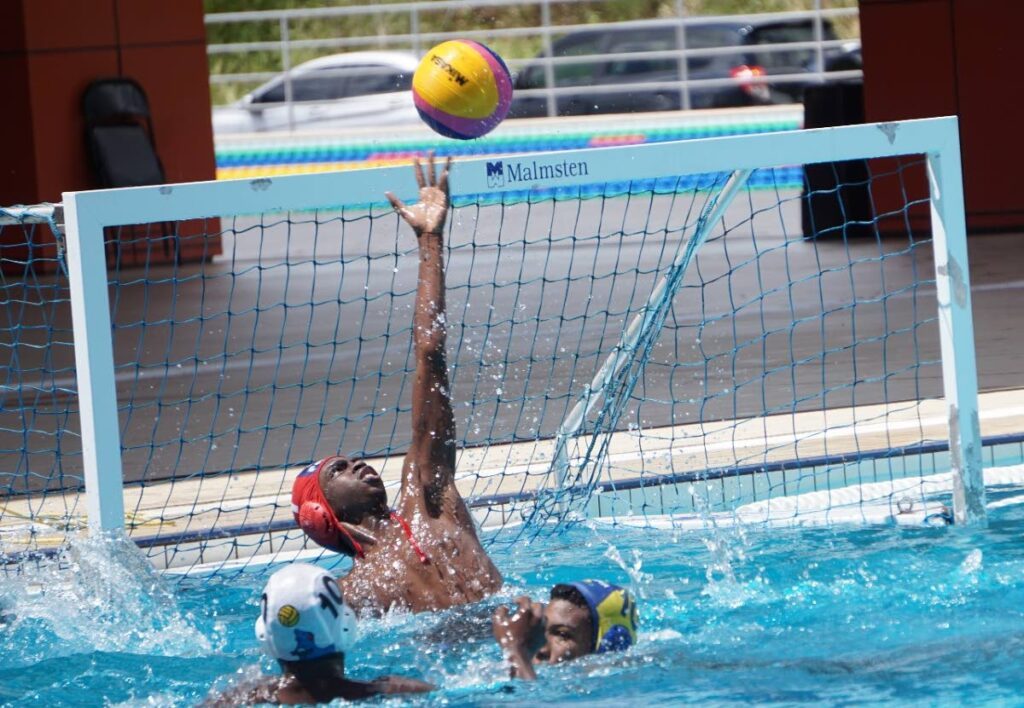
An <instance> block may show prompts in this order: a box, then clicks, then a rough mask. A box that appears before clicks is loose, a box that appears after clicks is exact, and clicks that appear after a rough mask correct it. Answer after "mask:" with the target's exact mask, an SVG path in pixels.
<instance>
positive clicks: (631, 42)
mask: <svg viewBox="0 0 1024 708" xmlns="http://www.w3.org/2000/svg"><path fill="white" fill-rule="evenodd" d="M683 27H685V36H684V37H683V38H684V39H685V44H684V46H685V47H686V49H687V50H704V49H707V50H721V49H732V51H725V52H721V51H716V52H710V53H708V54H701V55H698V56H690V57H688V58H687V61H686V76H685V78H686V79H687V80H689V81H695V80H699V79H720V80H724V82H722V83H719V84H718V85H712V86H700V85H696V86H694V85H691V86H690V87H689V93H690V107H691V108H719V107H726V106H749V105H762V104H770V103H799V102H800V100H801V99H802V97H803V90H804V87H805V86H806V85H807V84H808V83H809V82H810V81H809V79H802V78H799V79H788V80H783V81H780V82H777V83H770V84H769V83H763V82H758V81H756V80H754V81H751V79H756V77H760V76H767V77H771V76H781V75H783V74H790V75H792V74H807V73H809V72H815V71H817V67H818V61H817V58H818V53H817V51H816V50H815V49H814V48H812V47H808V46H806V44H805V45H804V46H799V45H798V47H795V48H792V49H789V48H784V47H778V48H773V49H769V48H766V47H764V45H784V44H791V43H807V42H813V41H814V40H815V38H816V37H815V27H814V20H811V19H800V20H782V21H780V20H773V21H759V22H746V21H735V22H733V21H717V20H716V21H713V22H706V21H698V22H692V21H690V22H687V23H686V24H685V25H681V24H680V23H679V22H678V21H672V22H660V21H659V22H657V23H650V24H645V25H643V26H637V25H635V24H634V25H633V26H630V27H622V28H612V29H609V28H603V29H600V30H583V31H580V32H573V33H572V34H568V35H565V36H564V37H562V38H561V39H559V40H557V41H556V42H555V43H554V44H553V45H552V49H553V50H554V52H553V53H554V56H555V57H575V56H578V57H580V59H579V61H560V62H557V63H555V64H554V65H553V66H552V74H553V78H554V85H555V88H558V89H564V88H569V87H578V88H577V90H575V91H566V92H563V93H560V94H559V95H558V96H557V97H556V106H557V112H558V115H586V114H592V113H637V112H643V111H664V110H674V109H678V108H682V107H683V101H682V97H681V95H680V89H679V87H678V86H673V85H672V82H677V81H680V80H681V79H683V78H684V77H683V76H682V75H681V72H680V71H679V69H680V62H679V59H678V58H677V57H672V56H661V57H659V56H654V57H649V56H638V57H637V58H635V59H634V58H630V57H623V56H621V55H624V54H631V53H637V52H651V53H654V52H670V51H677V50H678V49H679V46H680V45H679V39H680V34H682V29H683ZM821 38H822V39H823V40H835V39H837V36H836V33H835V29H834V28H833V27H832V24H831V23H830V22H828V20H822V27H821ZM857 51H858V50H856V49H854V50H841V49H829V50H828V51H827V52H825V53H824V58H825V69H826V70H829V69H832V68H837V69H838V68H843V69H849V68H860V67H859V54H856V53H855V52H857ZM612 55H620V56H618V57H616V56H612ZM543 56H544V55H543V54H542V55H541V57H543ZM833 65H834V66H833ZM545 75H546V72H545V66H544V62H543V61H534V62H533V63H531V64H529V65H527V66H526V67H525V68H524V69H523V70H522V71H521V72H519V75H518V76H517V77H516V83H515V88H516V90H517V91H520V90H524V89H543V88H546V86H547V84H546V81H545ZM635 84H638V85H635ZM643 84H652V86H650V87H645V86H643ZM634 85H635V86H634ZM630 87H632V88H630ZM584 88H585V89H586V90H583V89H584ZM544 115H547V99H546V98H545V96H544V95H540V94H538V95H534V96H518V97H516V98H515V99H514V100H513V102H512V108H511V110H510V112H509V116H510V117H519V118H525V117H534V116H544Z"/></svg>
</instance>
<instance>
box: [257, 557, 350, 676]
mask: <svg viewBox="0 0 1024 708" xmlns="http://www.w3.org/2000/svg"><path fill="white" fill-rule="evenodd" d="M256 638H257V639H259V640H260V641H261V642H262V643H263V648H264V649H265V650H266V652H267V653H268V654H270V656H272V657H274V658H275V659H283V660H284V661H306V660H309V659H319V658H321V657H324V656H328V655H330V654H337V653H345V652H347V651H348V650H349V649H350V648H351V647H352V645H353V643H354V642H355V639H356V616H355V613H354V612H352V609H351V608H350V607H349V606H348V605H346V604H345V600H344V598H343V597H342V594H341V588H340V587H338V583H337V581H336V580H335V579H334V578H333V577H331V574H330V573H328V572H327V571H326V570H324V569H322V568H318V567H317V566H315V565H310V564H309V563H293V564H292V565H290V566H288V567H287V568H284V569H282V570H279V571H277V572H276V573H274V574H273V575H272V576H270V580H268V581H267V587H266V589H265V590H264V591H263V597H262V598H261V600H260V616H259V618H258V619H257V620H256Z"/></svg>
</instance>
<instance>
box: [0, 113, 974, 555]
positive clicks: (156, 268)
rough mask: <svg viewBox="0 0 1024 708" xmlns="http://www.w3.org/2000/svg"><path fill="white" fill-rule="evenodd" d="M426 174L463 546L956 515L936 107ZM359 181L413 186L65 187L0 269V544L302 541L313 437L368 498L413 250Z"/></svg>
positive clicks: (951, 325)
mask: <svg viewBox="0 0 1024 708" xmlns="http://www.w3.org/2000/svg"><path fill="white" fill-rule="evenodd" d="M804 165H807V166H808V167H807V169H806V170H805V169H804ZM926 175H930V180H929V179H927V178H926ZM451 184H452V201H453V209H452V213H451V215H450V217H449V220H448V222H449V223H448V227H447V228H448V232H447V233H446V259H447V271H446V273H447V276H446V277H447V326H448V363H449V369H450V378H451V397H452V400H453V405H454V409H455V415H456V424H457V440H456V442H457V445H458V448H459V450H460V452H459V455H458V468H457V479H458V485H459V488H460V490H461V492H462V494H463V496H464V497H465V498H466V499H467V500H468V502H469V504H470V507H471V509H472V510H473V513H474V516H475V518H476V520H477V521H478V523H479V524H480V526H481V528H482V529H483V532H482V533H483V535H484V537H485V539H486V541H485V542H486V543H487V544H492V545H494V544H498V545H500V544H503V543H512V542H518V541H521V540H523V539H524V538H526V539H528V538H531V537H533V536H535V535H537V534H540V533H550V532H551V531H552V530H557V529H559V528H561V527H562V526H563V525H564V524H566V523H571V522H574V521H577V520H579V519H584V518H595V519H600V520H601V521H602V522H612V523H630V524H647V525H654V526H678V527H687V528H689V527H693V528H700V527H703V526H706V525H708V524H713V525H718V524H722V523H737V522H742V523H755V524H793V523H840V522H847V521H861V522H863V521H868V522H871V521H881V520H891V519H894V518H898V519H899V520H908V521H914V522H916V523H920V522H921V521H923V520H924V519H925V518H928V517H932V516H934V515H936V514H939V515H940V516H942V515H945V516H950V515H951V514H954V512H955V515H957V517H958V518H959V519H961V520H970V519H971V518H972V513H974V512H977V511H978V510H980V509H982V508H983V507H982V503H981V494H982V490H981V486H980V475H981V469H980V460H981V456H980V449H981V439H980V437H979V428H978V415H977V400H976V397H977V394H976V375H975V371H974V359H973V341H972V340H971V337H972V336H973V334H972V325H971V319H970V293H969V289H968V283H967V271H966V246H965V244H964V228H963V204H962V196H961V193H960V190H961V187H960V177H959V153H958V148H957V144H956V124H955V120H954V119H932V120H926V121H911V122H906V123H902V124H887V125H882V126H876V125H867V126H854V127H847V128H836V129H826V130H814V131H800V132H793V133H779V134H768V135H755V136H740V137H733V138H721V139H713V140H694V141H687V142H680V143H668V144H659V145H650V146H630V147H620V148H604V149H590V150H580V151H572V152H565V153H547V154H535V155H528V156H509V157H503V158H487V159H483V160H466V161H460V162H457V163H456V164H455V165H454V167H453V170H452V176H451ZM386 190H391V191H395V192H396V193H397V194H398V195H399V196H401V197H402V198H404V199H407V200H408V199H414V198H415V193H416V190H415V183H414V181H413V176H412V171H411V169H409V168H387V169H376V170H365V171H351V172H345V173H336V174H318V175H300V176H290V177H284V178H277V179H274V180H269V179H257V180H238V181H225V182H218V183H201V184H188V185H173V186H165V187H152V188H148V187H144V188H136V189H130V190H108V191H99V192H82V193H73V194H67V195H65V200H64V205H63V206H64V212H65V220H66V222H67V223H66V227H64V229H65V231H66V236H65V237H64V238H57V239H54V240H53V242H54V243H56V244H57V245H58V246H60V247H59V248H57V249H56V250H55V252H54V254H53V255H52V259H53V260H54V262H55V263H56V264H58V265H59V267H57V268H55V269H52V270H53V272H52V273H47V274H40V273H41V272H40V269H39V268H38V264H35V265H34V264H33V263H31V262H29V261H25V260H24V259H23V261H18V260H17V259H13V260H12V261H11V262H8V260H11V259H8V260H5V269H4V273H5V275H4V280H3V281H2V283H0V285H2V297H3V298H4V300H5V303H6V306H7V310H6V313H7V314H6V320H5V322H4V323H3V329H2V336H3V352H4V354H3V355H4V357H5V362H4V363H5V365H6V371H7V372H8V373H7V374H6V381H5V382H4V383H5V385H4V388H3V392H2V394H3V408H2V410H0V464H2V467H0V485H2V486H0V496H2V506H0V552H3V553H4V554H6V556H7V557H8V558H10V557H13V556H12V554H18V553H24V552H39V551H45V550H46V549H48V548H52V547H54V546H59V545H60V544H61V543H62V542H63V541H64V540H65V539H66V537H67V536H68V535H69V534H71V533H74V532H76V531H77V530H79V529H80V528H82V527H83V526H84V524H85V522H86V514H87V513H88V520H89V522H90V523H92V524H93V526H94V527H96V528H106V527H118V526H120V525H122V524H123V525H124V526H125V529H126V531H127V533H128V534H129V535H130V536H131V537H132V538H133V539H134V540H135V541H136V542H137V543H138V545H139V546H140V547H142V548H143V549H145V552H146V553H147V554H148V555H149V556H150V558H151V560H152V561H153V562H154V564H156V565H157V566H159V567H163V568H173V569H178V570H184V571H189V570H195V569H197V568H200V567H202V568H211V567H212V568H217V569H220V570H221V571H225V570H226V569H227V568H229V567H232V568H241V569H245V568H258V567H261V564H264V563H265V562H266V561H267V559H268V558H270V559H273V558H285V557H294V554H300V555H301V554H307V555H311V556H317V555H319V554H320V550H319V549H317V548H315V547H313V546H307V545H306V544H305V539H304V538H303V536H302V534H301V532H300V531H298V530H297V529H296V528H295V525H294V522H293V519H292V513H291V508H290V498H289V493H290V489H291V482H292V480H293V479H294V476H295V475H296V474H297V473H298V471H299V470H301V468H302V467H304V466H305V465H307V464H309V463H310V462H311V461H313V460H316V459H319V458H321V457H324V456H326V455H329V454H335V453H338V452H341V453H342V454H347V455H350V456H351V455H359V456H362V457H364V458H367V459H369V460H372V461H373V464H375V465H376V466H377V468H378V469H379V470H380V471H381V472H382V475H383V477H384V479H385V481H386V482H387V485H388V488H389V493H390V495H391V497H392V499H393V498H394V496H395V495H396V494H397V492H398V487H397V484H398V478H399V471H400V468H401V461H402V455H403V453H404V452H405V450H406V449H407V447H408V445H409V442H410V438H411V433H410V424H409V413H410V405H411V404H410V400H409V395H410V388H411V376H412V371H413V361H412V352H411V333H412V304H413V299H414V295H415V289H416V282H415V279H416V244H415V241H414V238H413V236H412V234H411V232H410V231H409V229H408V227H407V226H405V225H404V224H403V223H401V222H400V220H399V219H398V217H397V216H396V215H395V214H394V213H393V212H392V211H391V209H390V207H387V205H386V203H385V200H384V198H383V194H384V192H385V191H386ZM4 223H5V225H3V226H2V231H0V240H2V241H3V242H4V243H10V242H12V241H16V240H18V239H24V238H26V237H27V238H29V239H31V238H32V234H33V233H34V230H36V229H41V228H48V227H44V226H30V225H28V224H27V223H26V222H25V219H24V217H22V219H21V221H20V222H19V221H18V220H17V219H16V218H15V217H12V216H8V217H7V220H6V221H5V222H4ZM12 234H17V238H15V237H12ZM65 241H66V248H67V253H66V255H65V253H64V250H63V244H64V242H65ZM208 243H209V244H214V243H215V244H216V245H215V247H213V246H210V247H209V253H208V255H207V256H206V257H205V258H200V259H199V260H198V262H192V263H183V262H181V260H182V259H176V258H173V257H172V258H170V259H168V258H167V253H172V254H173V253H175V252H176V249H178V250H181V251H184V250H187V251H188V252H189V253H192V254H195V253H197V252H198V253H203V249H204V248H206V246H205V244H208ZM147 253H154V254H155V253H159V254H161V255H160V257H159V258H155V257H154V258H147V256H146V254H147ZM121 254H131V260H130V262H128V261H126V260H123V259H122V257H121ZM11 263H15V264H17V263H20V265H13V266H12V265H11ZM8 266H10V267H8ZM72 322H73V325H74V326H73V331H74V337H73V338H72ZM72 340H73V346H72ZM76 352H77V354H76ZM76 356H77V358H76ZM951 423H952V424H951ZM287 554H291V555H287Z"/></svg>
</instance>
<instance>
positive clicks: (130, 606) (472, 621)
mask: <svg viewBox="0 0 1024 708" xmlns="http://www.w3.org/2000/svg"><path fill="white" fill-rule="evenodd" d="M1016 493H1019V490H1018V491H1017V492H1016ZM1012 494H1014V492H1013V491H1010V490H1003V491H999V490H996V491H992V490H990V492H989V500H990V502H991V501H999V500H1000V498H1005V497H1007V496H1010V495H1012ZM1022 531H1024V508H1022V507H1021V506H1020V505H1008V506H1005V507H1001V508H997V509H995V510H993V512H992V516H991V518H990V524H989V526H988V527H987V528H985V529H964V528H945V527H944V528H906V527H900V528H897V527H873V528H833V529H757V530H752V529H747V530H741V529H730V530H722V531H719V532H703V533H694V532H673V531H657V530H649V529H628V528H623V527H621V526H616V527H612V526H607V525H603V524H601V523H593V524H590V525H586V526H577V527H574V528H572V529H569V530H567V531H565V532H563V533H561V534H559V535H556V536H553V537H551V538H547V539H542V540H539V541H536V542H534V543H533V544H532V545H531V546H529V547H520V548H519V549H517V550H515V551H507V550H502V551H500V552H498V553H497V554H496V557H495V560H496V562H497V564H498V565H499V567H500V568H502V569H503V571H504V572H505V576H506V581H507V582H506V588H505V591H504V593H503V595H502V596H501V597H500V598H496V599H493V600H489V601H485V602H484V603H481V604H480V605H479V606H472V607H468V608H462V609H460V610H456V611H449V612H444V613H438V614H433V615H420V616H409V615H402V614H396V615H392V616H389V617H385V618H383V619H377V620H368V621H364V622H363V623H362V624H361V633H362V640H361V642H360V643H359V645H358V646H357V649H356V650H355V651H354V652H353V653H352V655H351V656H350V657H349V660H348V668H349V673H350V674H351V675H352V676H354V677H356V678H371V677H374V676H377V675H380V674H384V673H396V674H407V675H412V676H417V677H421V678H424V679H426V680H429V681H433V682H435V683H437V684H439V685H440V686H442V688H441V689H439V690H438V691H437V692H436V693H433V694H429V695H427V696H424V697H418V698H416V699H415V700H412V701H409V703H411V704H421V705H427V704H437V703H444V704H447V705H460V706H461V705H499V704H500V705H529V704H536V703H540V702H549V701H557V702H559V703H577V704H586V705H609V706H610V705H615V706H621V705H623V701H626V700H628V701H630V702H631V703H635V704H637V705H650V704H662V705H669V704H683V703H694V702H699V703H702V704H706V705H715V704H718V705H729V704H738V703H748V702H752V701H754V702H759V703H780V704H793V703H811V702H813V703H824V704H839V703H878V702H885V703H890V704H930V705H935V704H962V703H971V704H979V703H988V704H1005V703H1021V702H1024V670H1022V669H1021V668H1020V667H1021V664H1022V661H1024V543H1022V542H1021V532H1022ZM110 553H111V550H110V548H109V546H106V545H102V544H96V543H92V542H83V543H81V544H80V545H79V546H78V548H76V549H75V550H74V551H72V553H71V556H70V558H69V560H68V561H66V563H65V565H70V566H71V568H70V572H69V569H68V568H65V569H64V570H56V569H47V568H27V569H26V570H25V572H24V573H23V574H22V575H19V576H17V577H11V576H7V577H5V578H2V585H0V703H2V704H4V705H19V706H24V705H48V706H52V705H122V704H123V705H140V704H142V705H192V704H194V703H196V702H197V701H200V700H202V698H203V697H204V696H206V695H207V694H208V691H209V690H210V688H211V686H215V685H216V686H221V687H224V686H227V685H229V684H230V683H231V682H232V681H237V680H238V679H239V678H240V677H241V676H243V675H251V674H252V673H255V672H258V671H260V670H265V671H273V670H274V666H273V665H272V663H271V662H269V661H267V660H266V659H263V658H262V657H261V654H260V651H259V648H258V646H257V643H256V640H255V638H254V636H253V630H252V625H253V620H254V618H255V615H256V612H257V606H258V596H259V592H260V590H261V589H262V584H263V582H264V581H265V576H254V577H246V576H242V577H235V578H231V579H217V578H208V579H204V580H191V579H190V580H186V581H185V582H182V583H178V582H174V583H168V582H167V581H166V580H165V579H161V578H160V577H159V576H157V575H156V574H155V573H152V572H151V571H148V570H147V567H146V566H145V564H144V562H143V561H141V560H139V559H137V558H135V557H134V555H133V554H130V553H127V552H124V551H123V549H122V550H121V551H118V552H116V553H115V555H116V556H117V557H115V558H114V559H109V558H108V557H107V556H108V555H109V554H110ZM582 577H600V578H605V579H608V580H611V581H614V582H618V583H622V584H628V585H629V586H630V587H631V588H632V589H633V590H634V591H635V592H636V593H637V594H638V595H639V596H640V598H641V602H640V619H641V636H640V641H639V643H638V645H637V646H635V647H634V648H633V649H631V650H630V651H628V652H626V653H624V654H619V655H614V654H611V655H602V656H594V657H588V658H586V659H583V660H581V661H578V662H574V663H571V664H566V665H563V666H559V667H552V668H547V669H542V671H541V672H540V678H541V680H540V681H538V682H537V683H536V684H534V685H530V684H524V683H518V682H511V681H509V680H507V679H506V674H505V671H504V668H503V666H502V665H501V661H500V653H499V650H498V648H497V646H496V645H495V644H494V642H493V641H492V640H491V638H490V627H489V620H488V616H489V613H490V611H491V609H492V608H493V607H494V606H495V605H496V604H497V602H498V601H499V600H506V601H507V600H509V599H510V598H512V597H513V596H515V595H516V594H518V593H520V592H527V593H530V594H532V595H534V596H536V597H538V598H540V597H542V596H544V593H545V591H546V589H547V588H549V587H550V585H552V584H553V583H555V582H559V581H566V580H572V579H578V578H582ZM371 703H372V702H371ZM385 703H387V704H389V705H391V704H402V703H405V701H401V700H397V699H390V700H388V701H385Z"/></svg>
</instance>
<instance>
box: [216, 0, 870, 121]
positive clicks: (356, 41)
mask: <svg viewBox="0 0 1024 708" xmlns="http://www.w3.org/2000/svg"><path fill="white" fill-rule="evenodd" d="M822 1H823V0H809V2H810V4H811V5H812V9H809V10H805V11H796V12H780V13H761V14H748V15H728V16H715V17H706V16H694V15H691V14H689V13H688V12H687V7H686V0H675V2H674V9H675V14H674V15H673V16H671V17H659V18H656V19H639V20H631V21H625V22H615V23H595V24H562V25H559V24H553V23H552V6H556V7H557V6H559V5H571V4H579V3H588V4H591V5H592V4H593V2H594V0H474V2H473V3H472V6H473V8H475V9H476V10H477V11H478V12H479V11H480V10H484V9H487V8H503V7H518V8H522V7H524V6H525V7H529V6H533V7H537V8H539V16H540V20H541V21H540V24H539V25H537V26H519V27H501V28H480V27H472V26H465V25H462V26H460V27H459V29H458V30H447V31H424V30H423V29H422V28H423V26H424V16H425V15H426V14H427V13H437V12H443V11H457V10H466V9H467V7H468V4H467V2H466V1H465V0H433V1H431V2H400V3H392V4H386V5H363V6H352V7H323V8H308V9H293V10H265V11H250V12H228V13H217V14H210V15H207V16H206V18H205V22H206V24H207V25H208V26H214V25H223V24H231V23H274V24H276V25H277V34H278V38H277V39H275V40H267V41H248V42H233V43H227V44H209V45H208V47H207V52H208V55H209V56H211V57H215V56H219V55H232V54H234V55H237V54H246V53H257V52H264V53H265V52H272V53H274V54H277V55H279V58H280V60H279V64H280V67H281V70H280V71H247V72H238V73H225V74H214V73H211V75H210V84H211V86H224V85H232V84H235V85H238V84H243V85H250V86H251V85H252V84H255V83H258V82H265V81H269V80H271V79H274V78H276V77H279V76H282V75H283V76H284V83H285V102H284V103H285V104H287V105H288V106H289V114H291V104H292V101H291V97H292V91H291V85H290V84H291V73H290V72H291V70H292V69H293V68H295V66H296V64H295V61H294V55H295V53H296V52H299V51H303V52H306V53H311V52H316V53H320V52H323V53H328V52H330V51H331V50H334V51H336V52H347V51H360V50H400V51H409V52H412V53H413V54H415V55H417V56H419V55H422V53H423V52H424V51H425V50H426V49H428V48H429V47H431V46H434V45H435V44H437V43H439V42H442V41H445V40H448V39H455V38H463V39H473V40H478V41H482V42H485V43H490V42H494V41H495V40H498V41H501V40H509V39H523V38H526V39H529V38H534V39H536V40H539V46H540V48H541V49H540V54H539V55H538V56H527V57H514V56H507V55H505V56H503V59H504V60H505V62H506V64H507V65H508V66H509V69H510V70H511V71H512V72H513V73H516V72H517V71H518V70H520V69H522V68H524V67H526V66H527V65H531V66H535V65H542V66H543V67H544V76H545V82H544V83H545V85H544V86H543V87H540V88H531V89H517V92H516V94H517V96H522V97H530V96H534V97H538V96H539V97H543V98H544V100H545V103H546V108H547V113H548V115H551V116H553V115H556V112H557V106H558V101H557V99H558V97H559V96H565V95H567V94H570V93H571V94H587V93H598V92H609V93H617V92H629V91H632V90H636V89H637V88H638V87H642V90H644V91H669V92H678V95H679V105H680V107H682V108H684V109H687V108H690V107H691V106H692V104H693V101H692V92H693V91H694V90H700V89H708V88H718V87H726V86H736V85H737V81H736V79H732V78H721V79H693V78H690V77H689V76H688V74H689V71H688V65H689V62H690V61H691V60H693V59H700V58H710V57H716V56H721V55H728V54H736V53H737V51H749V50H750V49H751V48H752V47H746V46H745V47H739V48H738V47H736V46H722V47H712V48H699V49H697V48H689V47H687V46H686V38H685V35H686V32H685V31H684V26H685V27H696V26H699V25H706V24H713V23H719V22H723V21H729V22H735V21H737V20H739V21H745V22H751V23H759V22H764V21H779V22H782V21H798V20H811V21H812V22H813V28H814V40H813V41H803V42H788V43H782V44H758V45H756V51H757V52H758V53H759V54H771V53H776V52H790V51H800V50H811V51H813V52H814V53H815V61H814V62H813V66H814V69H813V70H810V71H801V72H800V73H797V74H782V75H770V76H751V77H747V78H745V79H744V80H743V81H744V83H745V84H747V85H755V86H756V85H761V84H767V85H770V86H779V85H786V84H793V83H811V82H828V81H843V80H849V79H855V78H858V77H860V76H861V72H860V70H858V69H854V70H839V71H827V70H826V57H827V56H829V55H830V54H831V53H834V52H836V51H838V50H842V49H843V48H845V47H846V46H847V45H848V44H849V43H851V42H856V41H858V40H856V39H852V38H847V39H826V38H825V27H826V23H827V22H830V21H834V20H837V19H841V18H856V17H857V16H858V10H857V8H856V7H850V8H824V7H822ZM353 17H376V18H378V19H380V18H384V17H389V18H392V19H394V18H396V17H397V18H405V25H406V27H407V28H408V31H405V32H395V33H389V34H364V35H358V36H344V37H320V38H295V29H294V26H293V25H294V23H296V22H300V21H307V20H312V19H331V18H353ZM667 25H674V26H675V27H676V28H677V45H678V48H676V49H671V50H662V51H638V52H627V53H613V54H589V55H576V56H571V57H554V56H552V55H553V53H554V52H553V44H554V42H555V41H556V40H557V39H558V38H559V37H561V36H564V35H567V34H570V33H573V32H579V31H583V30H602V29H605V30H607V29H613V28H614V29H624V30H628V29H634V30H636V29H639V30H642V29H649V28H655V27H665V26H667ZM671 58H674V59H676V60H677V62H678V76H679V78H678V80H672V81H663V82H649V81H645V82H642V83H637V84H621V83H617V84H590V85H586V86H557V85H556V80H555V71H556V69H557V67H559V66H563V65H566V64H581V63H586V62H588V61H589V62H608V61H619V60H629V61H636V60H645V59H647V60H657V59H662V60H664V59H671ZM313 103H315V102H304V105H312V104H313ZM290 123H291V119H289V124H290Z"/></svg>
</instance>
